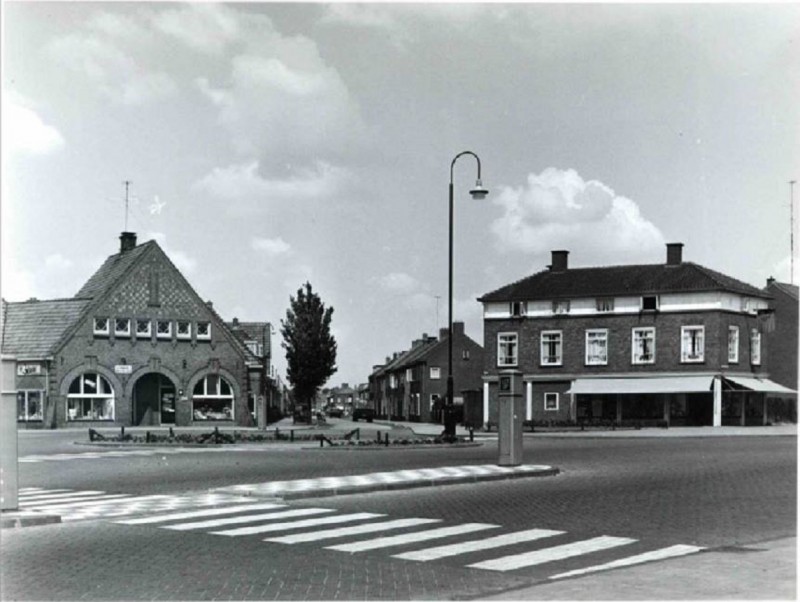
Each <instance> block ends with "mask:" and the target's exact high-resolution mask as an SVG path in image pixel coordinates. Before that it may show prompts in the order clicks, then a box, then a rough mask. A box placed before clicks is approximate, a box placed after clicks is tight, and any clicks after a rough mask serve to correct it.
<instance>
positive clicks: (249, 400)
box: [2, 232, 269, 428]
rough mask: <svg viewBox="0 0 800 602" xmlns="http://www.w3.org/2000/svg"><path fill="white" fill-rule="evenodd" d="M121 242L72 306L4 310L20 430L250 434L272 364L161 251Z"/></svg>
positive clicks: (58, 303)
mask: <svg viewBox="0 0 800 602" xmlns="http://www.w3.org/2000/svg"><path fill="white" fill-rule="evenodd" d="M120 242H121V244H120V251H119V253H117V254H115V255H112V256H110V257H109V258H108V259H107V260H106V261H105V262H104V263H103V265H102V266H101V267H100V269H99V270H97V272H96V273H95V274H94V275H93V276H92V277H91V278H90V279H89V280H88V282H86V284H84V285H83V287H82V288H81V289H80V290H79V291H78V293H77V294H76V295H75V297H73V298H71V299H55V300H47V301H39V300H36V299H31V300H29V301H26V302H22V303H5V302H4V303H3V312H2V314H3V324H2V331H3V342H2V352H3V355H4V358H13V360H14V361H15V362H16V383H15V388H16V390H17V408H18V422H19V424H20V427H21V428H25V427H28V428H58V427H75V426H82V427H84V426H85V427H103V426H158V425H176V426H192V425H194V426H199V425H225V424H235V425H239V426H251V425H253V424H254V419H255V418H256V417H259V418H260V416H259V415H265V414H266V412H265V408H263V407H262V408H259V405H262V406H263V403H264V401H263V400H264V398H265V395H264V393H265V391H266V388H267V386H268V383H267V382H266V381H267V379H266V374H267V371H266V369H265V366H268V365H269V357H268V356H267V355H264V354H263V353H261V354H259V353H258V350H257V349H251V348H249V347H248V345H246V344H245V342H244V341H243V340H242V339H241V337H238V336H236V333H234V332H233V330H232V328H231V327H230V326H229V325H227V324H225V323H224V322H223V320H222V319H221V318H220V317H219V316H218V315H217V313H216V312H215V311H214V309H213V307H212V305H211V303H210V302H209V303H206V302H204V301H202V300H201V299H200V297H199V296H198V295H197V293H196V292H195V291H194V289H193V288H192V287H191V285H190V284H189V283H188V282H187V281H186V279H185V278H184V277H183V275H182V274H181V272H180V271H179V270H178V269H177V268H176V267H175V265H174V264H173V263H172V262H171V261H170V259H169V258H168V257H167V255H166V254H165V253H164V251H163V250H162V249H161V247H159V245H158V243H156V242H155V241H148V242H145V243H143V244H141V245H137V244H136V235H135V234H134V233H131V232H123V233H122V235H121V236H120ZM259 409H260V410H261V411H260V412H259Z"/></svg>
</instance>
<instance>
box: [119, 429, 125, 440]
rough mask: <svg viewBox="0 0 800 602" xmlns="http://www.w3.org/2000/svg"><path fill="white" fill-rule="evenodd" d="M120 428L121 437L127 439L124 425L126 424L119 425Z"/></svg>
mask: <svg viewBox="0 0 800 602" xmlns="http://www.w3.org/2000/svg"><path fill="white" fill-rule="evenodd" d="M119 428H120V439H122V440H123V441H125V427H124V426H121V427H119Z"/></svg>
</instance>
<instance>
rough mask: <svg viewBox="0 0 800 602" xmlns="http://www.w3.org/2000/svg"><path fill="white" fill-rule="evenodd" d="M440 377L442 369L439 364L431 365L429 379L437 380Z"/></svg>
mask: <svg viewBox="0 0 800 602" xmlns="http://www.w3.org/2000/svg"><path fill="white" fill-rule="evenodd" d="M440 378H442V369H441V368H440V367H439V366H431V368H430V379H431V380H439V379H440Z"/></svg>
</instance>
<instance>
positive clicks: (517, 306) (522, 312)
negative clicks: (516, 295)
mask: <svg viewBox="0 0 800 602" xmlns="http://www.w3.org/2000/svg"><path fill="white" fill-rule="evenodd" d="M508 312H509V313H510V314H511V317H512V318H523V317H525V316H527V315H528V302H527V301H511V302H510V303H509V304H508Z"/></svg>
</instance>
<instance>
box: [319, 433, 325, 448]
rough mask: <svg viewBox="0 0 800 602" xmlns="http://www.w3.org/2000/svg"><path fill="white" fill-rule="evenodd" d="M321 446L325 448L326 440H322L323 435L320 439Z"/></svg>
mask: <svg viewBox="0 0 800 602" xmlns="http://www.w3.org/2000/svg"><path fill="white" fill-rule="evenodd" d="M319 446H320V447H321V448H322V447H325V440H324V439H323V438H322V435H320V437H319Z"/></svg>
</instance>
